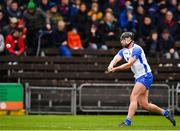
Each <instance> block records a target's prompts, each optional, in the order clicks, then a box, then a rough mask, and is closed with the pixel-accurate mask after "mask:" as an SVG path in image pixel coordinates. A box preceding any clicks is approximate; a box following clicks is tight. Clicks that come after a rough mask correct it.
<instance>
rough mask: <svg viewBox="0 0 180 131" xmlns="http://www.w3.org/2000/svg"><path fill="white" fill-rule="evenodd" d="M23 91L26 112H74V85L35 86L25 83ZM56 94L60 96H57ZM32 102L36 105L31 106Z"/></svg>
mask: <svg viewBox="0 0 180 131" xmlns="http://www.w3.org/2000/svg"><path fill="white" fill-rule="evenodd" d="M36 91H37V92H36ZM25 93H26V96H25V103H26V112H27V114H29V113H31V114H74V115H75V114H76V109H77V107H76V85H73V86H72V87H37V86H29V85H28V84H26V88H25ZM33 96H34V97H35V98H33ZM43 96H44V98H43ZM54 96H55V97H54ZM58 96H59V97H61V98H57V97H58ZM46 97H52V98H46ZM53 97H54V98H53ZM67 98H69V99H67ZM52 99H54V100H52ZM53 102H54V103H56V104H53ZM58 102H59V103H58ZM33 103H37V105H36V106H33ZM57 103H58V104H57Z"/></svg>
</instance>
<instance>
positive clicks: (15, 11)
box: [6, 0, 22, 18]
mask: <svg viewBox="0 0 180 131" xmlns="http://www.w3.org/2000/svg"><path fill="white" fill-rule="evenodd" d="M6 12H7V15H8V17H16V18H21V17H22V11H21V9H20V8H19V5H18V2H17V1H15V0H13V1H12V2H11V4H10V7H7V9H6Z"/></svg>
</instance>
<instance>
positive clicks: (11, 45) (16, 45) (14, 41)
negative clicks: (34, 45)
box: [5, 29, 25, 56]
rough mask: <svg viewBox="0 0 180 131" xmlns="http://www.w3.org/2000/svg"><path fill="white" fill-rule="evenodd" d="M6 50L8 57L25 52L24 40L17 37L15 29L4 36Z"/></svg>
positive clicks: (17, 33)
mask: <svg viewBox="0 0 180 131" xmlns="http://www.w3.org/2000/svg"><path fill="white" fill-rule="evenodd" d="M5 44H6V49H7V51H8V53H9V54H10V55H16V56H19V55H22V54H23V53H24V51H25V43H24V39H23V38H22V37H21V36H20V35H19V32H18V30H17V29H14V30H13V31H12V32H11V34H9V35H7V36H6V42H5Z"/></svg>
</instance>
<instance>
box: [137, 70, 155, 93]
mask: <svg viewBox="0 0 180 131" xmlns="http://www.w3.org/2000/svg"><path fill="white" fill-rule="evenodd" d="M136 82H140V83H142V84H143V85H144V86H145V87H146V89H147V90H149V89H150V87H151V84H152V83H153V75H152V73H151V72H149V73H147V74H145V75H143V76H140V77H139V78H137V79H136V80H135V83H136Z"/></svg>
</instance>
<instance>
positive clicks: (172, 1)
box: [167, 0, 178, 13]
mask: <svg viewBox="0 0 180 131" xmlns="http://www.w3.org/2000/svg"><path fill="white" fill-rule="evenodd" d="M167 4H168V9H169V10H170V11H171V12H173V13H175V12H176V10H177V6H178V1H177V0H168V1H167Z"/></svg>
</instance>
